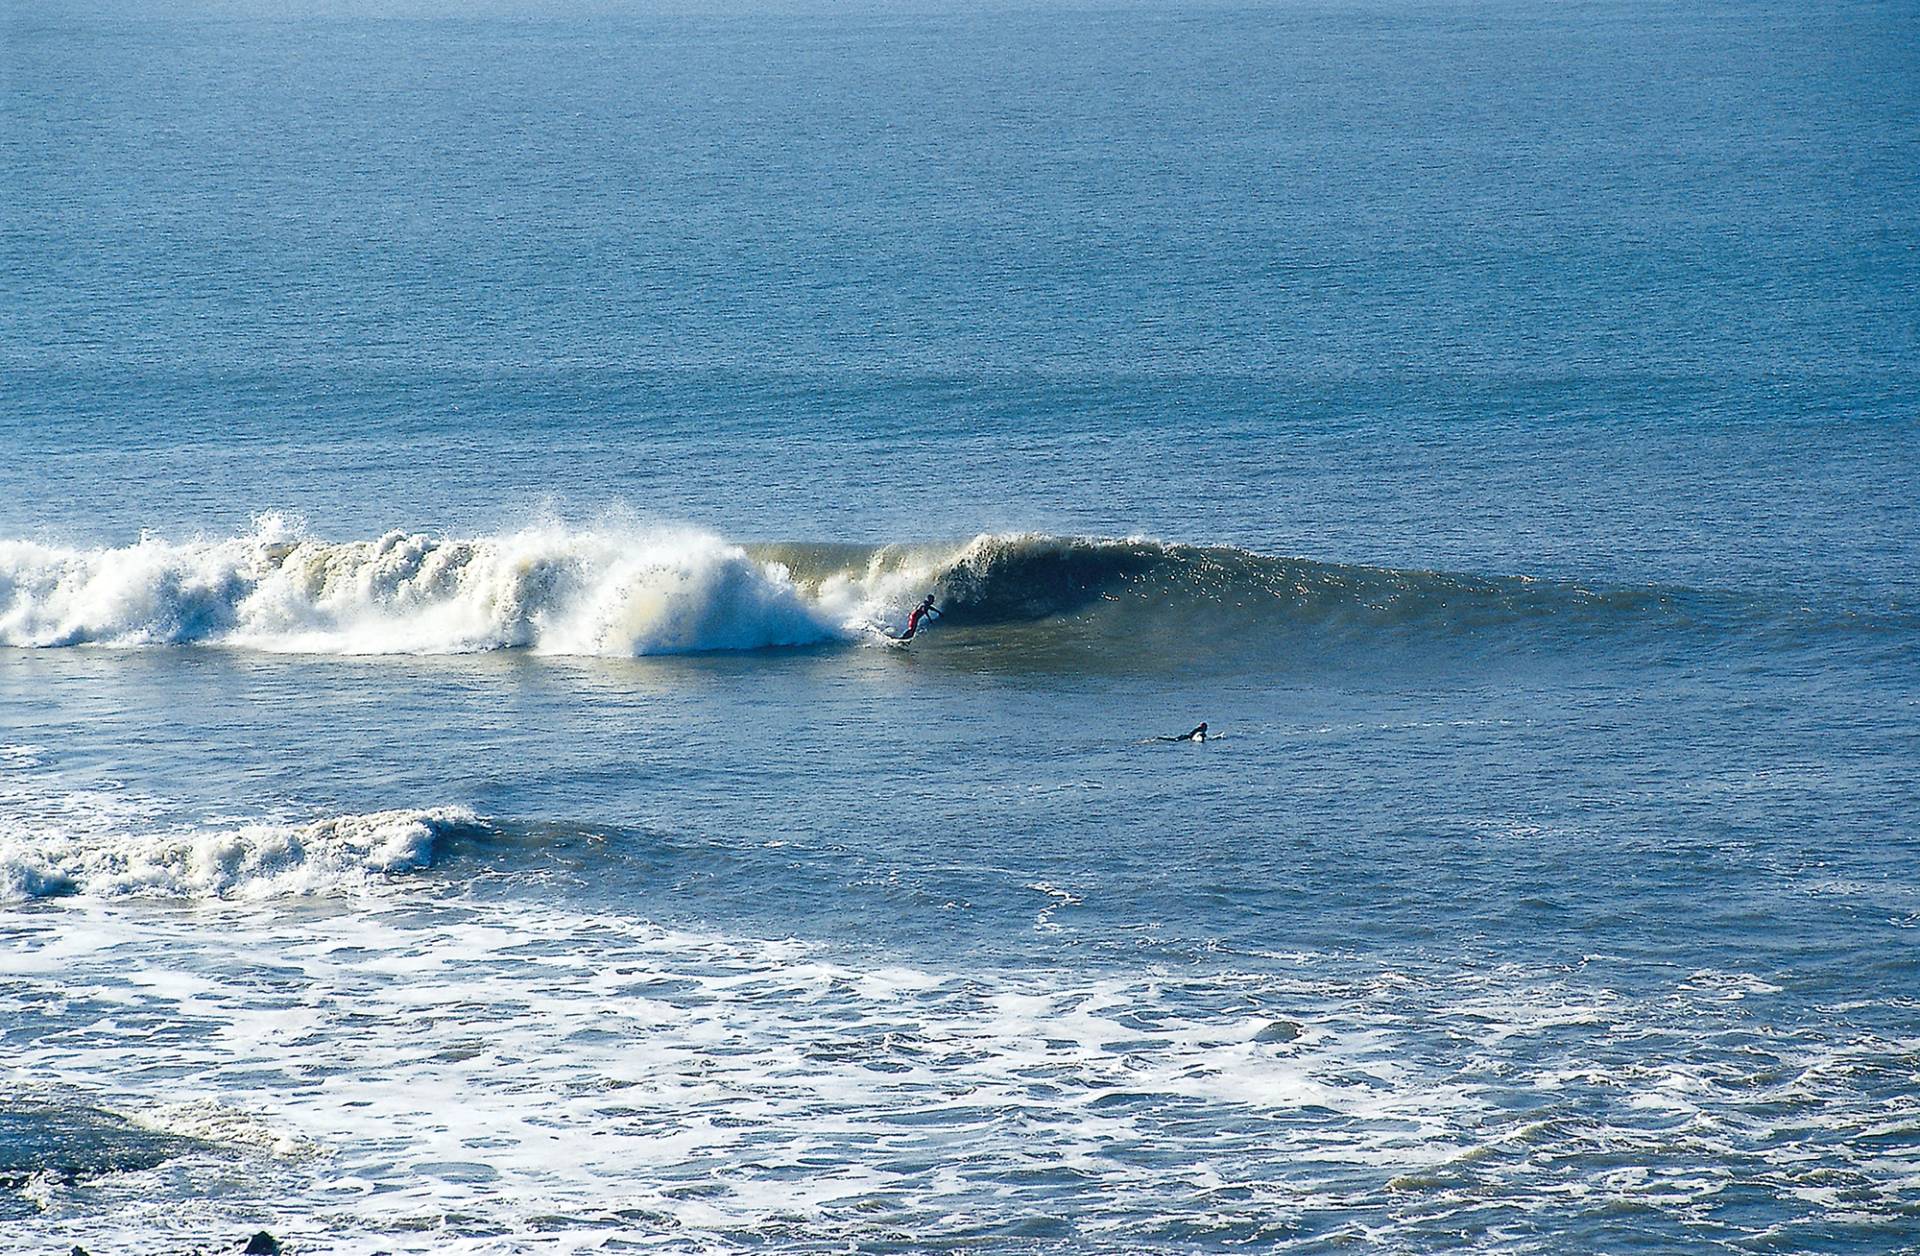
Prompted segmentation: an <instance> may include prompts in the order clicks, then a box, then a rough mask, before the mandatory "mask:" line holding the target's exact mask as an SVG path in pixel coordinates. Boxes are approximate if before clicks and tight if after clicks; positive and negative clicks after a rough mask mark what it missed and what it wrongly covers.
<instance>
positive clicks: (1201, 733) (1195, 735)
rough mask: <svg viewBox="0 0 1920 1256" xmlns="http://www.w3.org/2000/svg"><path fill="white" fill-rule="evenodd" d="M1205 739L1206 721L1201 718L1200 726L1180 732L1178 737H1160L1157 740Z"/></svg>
mask: <svg viewBox="0 0 1920 1256" xmlns="http://www.w3.org/2000/svg"><path fill="white" fill-rule="evenodd" d="M1206 739H1207V722H1206V721H1205V720H1201V721H1200V727H1198V728H1196V729H1194V730H1193V731H1192V732H1190V733H1181V734H1180V735H1179V736H1178V737H1162V738H1160V739H1159V740H1161V741H1205V740H1206Z"/></svg>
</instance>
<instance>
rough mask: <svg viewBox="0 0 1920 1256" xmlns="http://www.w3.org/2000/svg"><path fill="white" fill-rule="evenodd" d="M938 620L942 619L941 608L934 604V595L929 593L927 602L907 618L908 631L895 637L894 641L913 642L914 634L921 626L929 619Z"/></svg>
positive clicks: (921, 604)
mask: <svg viewBox="0 0 1920 1256" xmlns="http://www.w3.org/2000/svg"><path fill="white" fill-rule="evenodd" d="M938 618H940V608H939V607H937V606H935V605H934V604H933V594H931V593H929V594H927V596H926V600H925V601H923V602H921V603H920V605H918V606H916V607H914V608H913V614H911V615H909V616H907V630H906V631H905V632H903V633H901V634H900V635H899V636H898V637H895V638H894V640H896V641H911V640H913V634H914V633H916V632H919V631H920V625H921V624H923V623H925V622H926V621H927V620H929V619H938Z"/></svg>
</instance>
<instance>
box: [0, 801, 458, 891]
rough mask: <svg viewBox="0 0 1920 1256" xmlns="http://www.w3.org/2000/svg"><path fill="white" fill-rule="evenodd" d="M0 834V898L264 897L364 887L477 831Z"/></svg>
mask: <svg viewBox="0 0 1920 1256" xmlns="http://www.w3.org/2000/svg"><path fill="white" fill-rule="evenodd" d="M8 828H11V829H14V830H15V831H12V832H8V831H5V830H0V899H6V900H14V901H17V900H20V899H27V898H47V897H55V896H61V895H69V894H84V895H89V896H93V897H100V898H120V897H128V896H139V895H145V896H156V897H168V898H245V899H254V898H267V897H275V896H280V895H304V894H322V893H329V892H336V891H343V890H352V889H357V888H364V887H366V886H368V885H371V884H373V883H375V882H377V881H379V880H380V879H382V878H384V877H386V876H389V875H392V874H395V873H403V872H409V871H414V870H417V869H420V868H426V867H429V866H431V865H432V864H433V862H434V860H435V859H436V857H437V856H438V853H439V851H440V849H441V847H442V846H443V844H444V843H446V842H448V841H451V840H453V839H456V838H460V837H475V836H480V835H484V834H485V833H487V832H488V831H489V830H488V827H487V826H486V824H484V823H483V822H482V821H481V820H480V819H479V818H478V817H476V816H475V815H474V814H473V813H472V812H470V811H467V810H465V809H463V808H459V807H436V808H428V809H402V810H393V811H373V812H367V813H364V814H359V815H343V816H332V817H329V818H327V819H322V820H313V821H309V822H307V823H305V824H270V823H254V824H243V825H238V826H235V827H232V828H194V829H180V830H175V831H164V832H157V833H156V832H142V831H140V830H139V829H138V828H132V829H129V828H127V827H124V826H120V825H114V824H93V823H84V822H83V823H80V824H77V825H74V824H69V825H63V826H59V827H54V826H50V825H47V824H44V823H32V822H23V823H17V824H13V825H9V826H8Z"/></svg>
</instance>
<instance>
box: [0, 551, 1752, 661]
mask: <svg viewBox="0 0 1920 1256" xmlns="http://www.w3.org/2000/svg"><path fill="white" fill-rule="evenodd" d="M928 591H931V592H933V593H934V594H935V596H936V597H937V598H938V599H939V601H940V603H941V605H942V607H943V609H944V610H945V612H946V617H945V620H944V621H943V624H944V627H945V628H947V629H953V628H967V627H971V628H974V629H979V630H985V631H988V632H996V631H1001V630H1003V629H1006V630H1009V635H1008V638H1007V642H1006V643H1007V644H1008V645H1009V646H1010V647H1013V646H1017V645H1022V644H1024V645H1035V644H1036V643H1037V644H1039V645H1042V646H1046V647H1048V648H1051V647H1052V646H1055V645H1063V644H1064V645H1075V646H1080V647H1086V646H1088V645H1094V646H1097V647H1098V648H1100V649H1101V650H1102V651H1103V653H1108V654H1111V653H1112V651H1114V650H1118V651H1121V652H1125V653H1128V654H1132V655H1134V656H1140V655H1142V654H1144V653H1145V652H1148V651H1151V652H1153V653H1154V655H1155V656H1156V657H1159V656H1164V655H1165V654H1166V653H1167V652H1168V651H1173V652H1174V653H1176V654H1177V653H1179V652H1181V651H1182V650H1183V649H1191V648H1195V647H1201V646H1205V645H1206V644H1207V643H1209V642H1228V641H1231V642H1235V643H1242V644H1244V643H1246V642H1248V641H1250V640H1256V641H1257V639H1259V638H1260V637H1262V636H1272V635H1273V634H1274V633H1282V632H1284V633H1287V634H1290V639H1296V640H1297V639H1298V634H1300V633H1302V632H1305V633H1317V634H1321V635H1323V636H1335V635H1345V634H1352V633H1359V634H1362V635H1377V634H1379V633H1381V632H1391V631H1394V630H1402V629H1417V630H1421V631H1433V632H1439V633H1442V634H1451V635H1471V634H1475V633H1478V632H1481V631H1483V630H1486V629H1490V628H1496V627H1501V626H1505V625H1526V624H1529V623H1539V622H1541V621H1548V620H1551V621H1554V622H1555V623H1556V624H1559V625H1570V626H1573V627H1575V628H1577V629H1579V630H1582V631H1585V630H1588V629H1594V628H1604V627H1605V626H1606V625H1609V624H1614V623H1619V622H1625V621H1633V622H1649V621H1651V622H1661V623H1669V622H1687V621H1690V620H1691V619H1693V618H1696V617H1699V616H1702V615H1705V616H1708V617H1712V616H1715V615H1719V614H1721V613H1723V612H1725V611H1727V610H1728V609H1729V608H1730V607H1732V606H1733V602H1732V600H1731V599H1726V598H1722V599H1718V600H1717V601H1716V600H1715V599H1712V598H1709V597H1706V596H1704V595H1699V594H1693V593H1688V592H1686V591H1677V590H1662V589H1655V588H1646V589H1625V590H1621V589H1614V590H1608V589H1590V588H1586V587H1583V586H1580V585H1577V584H1573V583H1568V582H1563V581H1536V580H1529V579H1526V578H1523V577H1511V576H1492V577H1477V576H1466V575H1456V574H1448V573H1444V572H1428V571H1408V570H1395V569H1391V568H1381V567H1366V566H1353V565H1341V564H1333V563H1321V562H1314V561H1310V560H1307V559H1301V558H1286V557H1278V556H1269V555H1262V554H1255V553H1251V552H1249V551H1246V550H1240V549H1233V548H1229V547H1223V546H1196V545H1181V544H1167V543H1162V542H1158V541H1150V540H1141V539H1127V540H1101V539H1089V538H1076V537H1056V536H1042V535H1020V536H981V537H977V538H975V539H974V540H972V541H970V542H967V543H965V544H963V545H959V546H927V545H892V546H880V547H874V546H857V545H825V544H766V545H747V546H743V545H737V544H732V543H729V542H727V541H724V540H721V539H719V538H717V537H713V536H710V535H706V534H703V533H699V532H694V531H688V530H683V529H658V528H655V529H649V528H638V527H606V528H586V529H581V528H569V527H564V526H559V525H552V526H545V527H537V528H529V529H525V530H522V531H519V532H513V533H507V534H502V535H497V536H487V537H478V538H472V539H458V538H444V537H431V536H426V535H422V534H408V533H403V532H390V533H388V534H387V535H385V536H382V537H378V538H375V539H372V540H360V541H344V542H336V541H324V540H318V539H314V538H311V537H308V536H305V535H301V534H300V533H299V532H298V531H297V530H296V529H294V528H292V527H290V526H288V525H287V524H286V523H284V522H283V521H281V520H279V519H277V518H274V517H265V518H263V519H262V520H261V522H260V523H259V524H258V525H257V526H256V527H255V528H254V530H253V531H251V532H249V533H247V534H246V535H243V536H237V537H230V538H224V539H215V540H193V541H179V542H176V541H166V540H162V539H159V538H154V537H144V538H142V539H141V540H140V541H139V542H138V543H136V544H133V545H128V546H124V547H119V548H108V549H69V548H61V547H57V546H51V545H44V544H39V543H34V542H26V541H8V542H0V645H9V646H24V647H57V646H77V645H108V646H133V645H202V644H219V645H231V646H241V647H247V648H252V649H259V650H270V651H278V652H284V653H315V654H408V653H412V654H456V653H469V652H475V651H488V650H528V651H532V652H535V653H543V654H564V655H598V656H614V657H620V656H634V655H647V654H677V653H690V652H698V651H710V650H757V649H767V648H773V647H792V646H807V645H818V644H822V643H828V642H854V641H860V640H863V639H868V638H869V636H870V629H871V628H873V627H875V626H897V625H898V624H900V623H901V622H902V621H903V620H904V617H905V613H906V611H907V609H908V608H909V607H910V606H911V605H912V604H913V603H914V602H916V601H917V600H918V599H919V598H920V597H921V596H922V595H923V594H924V593H926V592H928ZM1021 626H1025V627H1021ZM1049 626H1051V631H1049ZM1016 627H1018V628H1019V630H1018V631H1011V630H1012V629H1014V628H1016Z"/></svg>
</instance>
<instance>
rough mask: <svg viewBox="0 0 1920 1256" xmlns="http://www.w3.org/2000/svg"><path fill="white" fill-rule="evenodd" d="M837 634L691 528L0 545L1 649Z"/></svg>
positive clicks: (784, 639)
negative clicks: (113, 545)
mask: <svg viewBox="0 0 1920 1256" xmlns="http://www.w3.org/2000/svg"><path fill="white" fill-rule="evenodd" d="M844 634H845V630H844V628H842V627H841V626H840V625H839V624H837V623H836V622H834V621H833V620H832V618H831V617H829V616H828V615H826V614H825V613H824V612H823V611H822V610H821V609H820V608H819V607H817V606H813V605H809V604H808V603H807V602H806V601H804V600H803V599H802V598H801V597H800V595H799V593H798V591H797V590H796V589H795V587H794V586H793V584H792V582H791V581H790V580H788V579H787V577H786V574H785V573H784V572H783V571H781V570H780V569H779V568H778V567H777V566H776V565H770V564H766V563H762V562H758V561H756V560H754V559H752V558H750V557H749V556H748V555H747V553H746V551H745V550H743V549H741V548H740V547H739V546H736V545H730V544H728V543H726V542H724V541H721V540H719V539H717V538H714V537H710V536H706V535H703V534H700V533H697V532H688V531H676V530H664V529H663V530H652V531H639V530H623V531H611V530H602V531H574V530H569V529H566V528H562V527H557V526H555V527H542V528H532V529H527V530H524V531H521V532H516V533H512V534H510V535H505V536H497V537H484V538H480V539H476V540H450V539H441V538H434V537H429V536H425V535H422V534H408V533H403V532H390V533H388V534H386V535H385V536H382V537H380V538H378V539H376V540H371V541H350V542H327V541H318V540H313V539H308V538H302V537H298V536H296V535H293V533H292V529H290V528H289V527H288V526H287V525H286V524H285V523H284V522H283V521H281V520H279V519H277V518H274V517H267V518H264V519H263V520H262V521H261V523H260V524H259V526H257V527H256V528H255V529H254V531H253V532H251V533H250V534H248V535H246V536H241V537H234V538H229V539H224V540H215V541H192V542H184V543H174V542H168V541H164V540H160V539H157V538H154V537H150V536H149V537H142V538H141V540H140V541H139V542H138V543H137V544H134V545H130V546H125V547H120V548H112V549H91V550H80V549H64V548H59V547H55V546H48V545H41V544H37V543H34V542H27V541H8V542H0V644H4V645H12V646H70V645H83V644H99V645H190V644H202V643H219V644H229V645H240V646H247V647H251V648H255V649H262V650H273V651H282V652H287V653H311V654H456V653H467V652H473V651H480V650H499V649H530V650H534V651H537V652H542V653H553V654H591V655H640V654H659V653H682V652H688V651H697V650H739V649H757V648H764V647H768V646H784V645H804V644H809V643H813V642H818V641H824V640H828V639H831V638H833V637H836V636H841V635H844Z"/></svg>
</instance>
